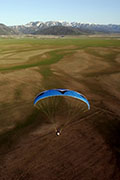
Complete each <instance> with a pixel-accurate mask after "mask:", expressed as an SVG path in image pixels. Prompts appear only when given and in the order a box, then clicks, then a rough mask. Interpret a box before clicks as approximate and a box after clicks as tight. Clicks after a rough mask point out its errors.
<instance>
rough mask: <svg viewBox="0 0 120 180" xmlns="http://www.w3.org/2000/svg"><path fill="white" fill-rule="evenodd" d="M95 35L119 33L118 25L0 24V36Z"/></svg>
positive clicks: (63, 22) (63, 23)
mask: <svg viewBox="0 0 120 180" xmlns="http://www.w3.org/2000/svg"><path fill="white" fill-rule="evenodd" d="M96 33H120V25H116V24H108V25H101V24H91V23H86V24H85V23H79V22H66V21H47V22H42V21H36V22H30V23H28V24H25V25H17V26H9V27H8V26H5V25H3V24H0V35H2V34H3V35H6V34H8V35H9V34H33V35H38V34H43V35H82V34H96Z"/></svg>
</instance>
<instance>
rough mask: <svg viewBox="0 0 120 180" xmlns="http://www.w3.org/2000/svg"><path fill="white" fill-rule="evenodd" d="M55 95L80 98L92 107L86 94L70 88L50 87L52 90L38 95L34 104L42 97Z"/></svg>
mask: <svg viewBox="0 0 120 180" xmlns="http://www.w3.org/2000/svg"><path fill="white" fill-rule="evenodd" d="M53 96H69V97H72V98H76V99H79V100H81V101H83V102H85V103H86V104H87V106H88V109H90V104H89V101H88V100H87V98H86V97H85V96H83V95H82V94H81V93H79V92H76V91H73V90H69V89H50V90H46V91H43V92H41V93H40V94H38V95H37V96H36V98H35V100H34V105H35V104H36V103H37V102H38V101H40V100H41V99H44V98H48V97H53Z"/></svg>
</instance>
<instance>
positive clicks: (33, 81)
mask: <svg viewBox="0 0 120 180" xmlns="http://www.w3.org/2000/svg"><path fill="white" fill-rule="evenodd" d="M50 88H67V89H73V90H76V91H78V92H80V93H83V94H84V95H85V96H86V97H87V98H88V100H89V102H90V104H91V110H90V111H86V112H81V115H80V116H77V118H72V119H71V121H69V123H68V124H66V125H65V126H64V128H63V130H62V134H61V136H59V137H57V136H56V135H55V130H54V123H52V122H51V121H49V120H47V121H46V119H45V118H44V116H43V115H42V114H41V112H40V111H39V110H37V109H36V108H35V107H34V106H33V101H34V98H35V96H36V95H37V94H38V93H39V92H41V91H42V90H45V89H50ZM61 106H62V105H61ZM79 110H80V109H79V108H78V111H79ZM64 111H67V110H66V109H64V110H63V112H64ZM73 111H74V109H73ZM66 113H67V112H66ZM60 119H61V122H62V123H64V122H65V123H66V117H65V116H64V115H63V114H62V113H61V114H60V116H56V123H57V125H58V126H59V121H60ZM48 121H49V122H48ZM58 179H59V180H120V41H119V38H118V39H117V38H116V39H113V38H112V39H111V37H109V38H108V39H104V38H103V39H101V38H95V37H94V38H90V37H89V38H78V39H74V38H71V39H69V38H63V39H46V38H43V39H37V38H36V39H32V38H25V39H24V38H23V39H0V180H58Z"/></svg>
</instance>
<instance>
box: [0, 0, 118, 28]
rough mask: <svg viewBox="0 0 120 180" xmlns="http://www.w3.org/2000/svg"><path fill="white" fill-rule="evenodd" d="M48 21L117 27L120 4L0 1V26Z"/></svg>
mask: <svg viewBox="0 0 120 180" xmlns="http://www.w3.org/2000/svg"><path fill="white" fill-rule="evenodd" d="M50 20H53V21H57V20H64V21H69V22H72V21H77V22H83V23H100V24H111V23H112V24H120V0H0V23H4V24H6V25H18V24H26V23H28V22H30V21H50Z"/></svg>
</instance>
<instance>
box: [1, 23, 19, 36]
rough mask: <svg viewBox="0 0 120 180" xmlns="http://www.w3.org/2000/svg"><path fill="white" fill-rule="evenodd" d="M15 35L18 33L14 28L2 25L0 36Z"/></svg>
mask: <svg viewBox="0 0 120 180" xmlns="http://www.w3.org/2000/svg"><path fill="white" fill-rule="evenodd" d="M13 34H16V33H15V31H14V30H13V29H12V28H10V27H8V26H6V25H4V24H0V35H13Z"/></svg>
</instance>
